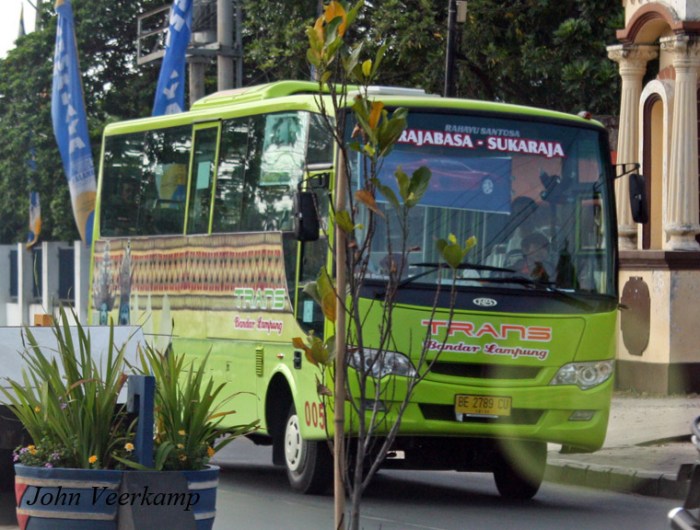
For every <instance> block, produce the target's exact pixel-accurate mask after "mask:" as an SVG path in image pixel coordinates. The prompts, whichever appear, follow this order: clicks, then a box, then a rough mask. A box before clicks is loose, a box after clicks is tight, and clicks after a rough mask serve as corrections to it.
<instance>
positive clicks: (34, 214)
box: [27, 191, 41, 248]
mask: <svg viewBox="0 0 700 530" xmlns="http://www.w3.org/2000/svg"><path fill="white" fill-rule="evenodd" d="M40 233H41V204H40V203H39V192H37V191H32V192H30V193H29V233H28V234H27V248H31V247H33V246H34V245H35V244H36V242H37V241H39V234H40Z"/></svg>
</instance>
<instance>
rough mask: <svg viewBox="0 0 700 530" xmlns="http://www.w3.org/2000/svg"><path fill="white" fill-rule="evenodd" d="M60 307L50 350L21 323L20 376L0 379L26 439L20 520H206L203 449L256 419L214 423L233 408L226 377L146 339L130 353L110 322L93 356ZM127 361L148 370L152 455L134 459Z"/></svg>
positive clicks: (19, 472)
mask: <svg viewBox="0 0 700 530" xmlns="http://www.w3.org/2000/svg"><path fill="white" fill-rule="evenodd" d="M61 316H62V318H61V319H60V322H63V324H61V323H59V322H57V323H55V324H54V325H53V332H54V336H55V339H56V347H55V351H54V350H53V348H46V347H45V346H42V345H39V344H38V342H37V340H36V339H35V337H34V336H33V335H32V333H31V331H30V330H29V329H27V330H25V337H26V342H25V346H26V347H25V350H24V352H23V353H22V354H23V356H24V358H25V362H26V369H25V370H24V371H23V379H22V381H14V380H8V383H9V388H8V389H4V388H3V389H2V391H3V393H4V394H5V397H6V398H7V402H8V403H9V405H10V408H11V409H12V410H13V412H14V413H15V414H16V416H17V417H18V419H19V420H20V421H21V423H22V424H23V426H24V427H25V429H26V430H27V433H28V435H29V437H30V438H31V440H32V443H31V444H29V445H26V446H22V447H19V448H17V450H16V451H15V454H14V460H15V473H16V478H15V495H16V498H17V519H18V523H19V525H20V528H22V529H24V528H25V527H26V526H27V524H28V521H29V520H30V519H32V526H31V527H32V528H50V529H51V530H58V529H61V528H70V529H78V528H90V529H91V530H93V529H102V528H105V529H113V528H114V529H116V528H118V526H119V527H124V528H126V527H128V525H123V524H120V523H119V519H120V518H124V519H129V521H130V522H131V524H132V525H133V521H134V520H136V519H138V518H141V520H148V518H149V517H150V518H158V520H159V521H160V522H161V523H162V522H163V521H164V520H166V519H167V518H168V514H170V517H172V518H173V519H177V520H180V521H183V520H191V522H192V525H191V526H182V525H180V526H176V527H177V528H185V527H191V528H197V529H198V530H203V529H206V528H211V527H212V525H213V519H214V513H215V495H216V484H217V482H218V471H219V470H218V467H216V466H210V465H209V459H210V458H211V457H212V456H213V454H214V453H215V452H216V451H217V450H219V449H221V448H222V447H223V446H224V445H226V444H227V443H229V442H230V441H232V440H233V439H234V438H235V437H236V436H239V435H242V434H245V433H247V432H250V431H252V430H254V429H255V427H256V425H255V424H249V425H241V426H233V427H226V426H223V425H222V424H221V423H222V420H223V419H224V418H225V417H226V416H227V415H229V414H231V413H232V411H227V410H223V407H224V406H225V404H226V402H227V401H228V399H223V394H222V391H223V390H224V385H214V383H213V381H212V380H211V379H210V378H207V377H206V375H205V373H206V362H207V359H206V357H205V358H203V359H202V361H201V363H200V364H199V365H198V366H197V367H194V366H192V364H190V365H187V364H186V361H185V358H184V357H183V356H178V355H175V354H173V353H172V352H168V353H165V354H164V353H161V352H158V351H156V350H154V349H153V348H152V347H150V346H145V347H144V348H143V349H141V350H140V354H139V358H138V362H136V363H128V362H127V359H125V348H124V347H118V345H117V344H115V342H114V335H113V333H110V338H109V343H108V344H107V345H106V348H103V347H102V346H103V345H100V346H101V348H100V350H101V351H102V350H103V351H105V355H103V356H102V357H101V358H98V357H99V356H98V355H97V354H95V353H94V351H95V350H97V349H96V348H95V350H93V347H92V346H93V345H92V344H91V340H90V335H89V333H88V332H87V331H86V330H85V329H84V328H83V327H82V326H81V325H80V324H77V325H76V326H75V328H74V330H73V331H74V333H72V332H71V327H70V326H68V325H67V324H66V322H67V319H66V318H65V314H62V315H61ZM112 331H113V330H112ZM128 371H131V372H133V373H137V374H142V375H143V374H150V375H152V376H153V377H154V379H155V396H154V401H155V407H154V409H153V420H154V421H153V424H154V425H155V432H154V435H153V436H152V439H151V441H150V443H144V444H143V446H144V447H145V446H149V447H148V451H152V453H150V454H149V455H147V456H148V457H149V458H147V459H146V461H147V462H153V465H151V466H145V465H143V464H142V463H139V462H138V461H137V458H136V455H137V454H138V453H139V450H140V449H142V447H138V445H137V444H139V443H142V442H138V441H137V439H136V434H135V433H136V427H137V425H138V421H139V419H138V417H135V416H134V414H132V413H130V412H129V411H128V410H127V406H126V404H125V403H124V401H125V399H124V396H125V394H126V386H125V385H126V384H127V380H128V376H127V372H128ZM120 396H121V397H120ZM148 428H149V430H151V427H150V425H148ZM151 432H152V430H151ZM163 474H166V475H163ZM149 485H150V488H149ZM139 487H140V488H141V490H138V491H137V490H135V488H139ZM183 488H184V491H183ZM188 492H189V493H188ZM183 516H184V518H183ZM164 518H165V519H164Z"/></svg>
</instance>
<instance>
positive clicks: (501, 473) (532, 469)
mask: <svg viewBox="0 0 700 530" xmlns="http://www.w3.org/2000/svg"><path fill="white" fill-rule="evenodd" d="M546 466H547V444H546V443H544V442H509V443H508V444H506V445H504V446H503V447H502V449H501V451H500V452H499V455H498V458H497V460H496V463H495V465H494V469H493V478H494V479H495V481H496V488H498V493H500V494H501V497H503V498H504V499H508V500H515V501H526V500H530V499H532V498H533V497H534V496H535V495H536V494H537V492H538V491H539V489H540V486H541V485H542V480H543V479H544V471H545V468H546Z"/></svg>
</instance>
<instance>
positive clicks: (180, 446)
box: [177, 444, 185, 449]
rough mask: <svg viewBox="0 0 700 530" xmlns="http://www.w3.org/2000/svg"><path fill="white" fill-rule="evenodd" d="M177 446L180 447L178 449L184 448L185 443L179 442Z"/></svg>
mask: <svg viewBox="0 0 700 530" xmlns="http://www.w3.org/2000/svg"><path fill="white" fill-rule="evenodd" d="M177 448H178V449H184V448H185V445H184V444H177Z"/></svg>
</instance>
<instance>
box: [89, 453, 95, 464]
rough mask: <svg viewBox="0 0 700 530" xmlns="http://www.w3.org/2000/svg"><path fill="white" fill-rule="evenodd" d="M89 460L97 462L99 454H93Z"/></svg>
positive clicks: (92, 462)
mask: <svg viewBox="0 0 700 530" xmlns="http://www.w3.org/2000/svg"><path fill="white" fill-rule="evenodd" d="M88 462H90V463H91V464H94V463H95V462H97V456H95V455H91V456H90V458H88Z"/></svg>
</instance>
